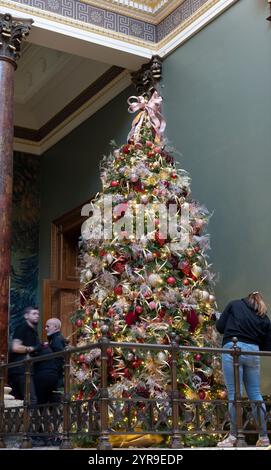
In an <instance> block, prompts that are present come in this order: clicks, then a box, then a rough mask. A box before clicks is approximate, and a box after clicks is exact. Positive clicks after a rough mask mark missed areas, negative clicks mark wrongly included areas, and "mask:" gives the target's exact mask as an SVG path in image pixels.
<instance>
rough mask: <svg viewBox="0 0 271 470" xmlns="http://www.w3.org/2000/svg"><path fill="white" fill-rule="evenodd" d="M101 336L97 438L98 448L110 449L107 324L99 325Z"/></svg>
mask: <svg viewBox="0 0 271 470" xmlns="http://www.w3.org/2000/svg"><path fill="white" fill-rule="evenodd" d="M101 332H102V338H101V340H100V348H101V389H100V422H101V429H100V435H99V438H98V446H97V449H99V450H110V449H112V446H111V444H110V442H109V430H108V424H109V423H108V405H109V403H108V398H109V395H108V386H107V348H108V343H109V340H108V337H107V332H108V326H106V325H103V326H102V327H101Z"/></svg>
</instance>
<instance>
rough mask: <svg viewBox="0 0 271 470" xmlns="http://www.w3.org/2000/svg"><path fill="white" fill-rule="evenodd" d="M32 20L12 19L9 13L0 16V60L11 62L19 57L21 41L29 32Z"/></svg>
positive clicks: (14, 62) (14, 61)
mask: <svg viewBox="0 0 271 470" xmlns="http://www.w3.org/2000/svg"><path fill="white" fill-rule="evenodd" d="M32 23H33V20H32V19H25V18H13V17H12V16H11V15H10V14H9V13H5V14H0V60H7V61H9V62H12V63H13V64H14V66H15V67H16V61H17V60H18V59H19V57H20V51H21V43H22V40H23V39H25V38H26V36H28V34H29V32H30V28H31V25H32Z"/></svg>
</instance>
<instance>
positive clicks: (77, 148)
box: [39, 88, 134, 289]
mask: <svg viewBox="0 0 271 470" xmlns="http://www.w3.org/2000/svg"><path fill="white" fill-rule="evenodd" d="M132 92H133V93H134V91H133V90H131V89H129V88H128V89H126V90H125V91H124V92H122V93H121V94H120V95H118V96H117V97H116V98H114V99H113V100H112V101H110V103H108V104H107V105H106V106H104V107H103V108H102V109H101V110H99V111H98V112H97V113H96V114H95V115H94V116H92V117H91V118H89V119H88V120H87V121H85V122H84V123H83V124H81V125H80V126H79V127H78V128H76V129H75V130H74V131H73V132H71V133H70V134H69V135H68V136H66V137H65V138H63V139H62V140H61V141H60V142H58V143H57V144H56V145H55V146H54V147H52V148H50V149H49V150H48V151H47V152H46V153H44V154H43V156H42V162H41V220H40V274H39V275H40V284H41V282H42V280H43V279H45V278H49V277H50V250H51V245H50V237H51V222H52V221H53V220H54V219H56V218H57V217H59V216H61V215H63V214H65V213H66V212H68V211H70V210H72V209H74V208H75V207H77V206H79V205H80V204H82V203H84V202H85V201H87V200H88V199H90V198H91V196H93V195H94V194H95V193H96V192H97V191H99V190H100V189H101V186H100V176H99V162H100V160H101V158H102V157H103V155H107V154H108V153H109V152H110V150H111V146H110V141H111V140H112V139H114V140H115V141H116V142H117V143H118V144H122V143H124V142H126V138H127V134H128V132H129V123H130V116H128V113H127V98H128V97H129V96H130V95H131V93H132ZM40 289H41V285H40Z"/></svg>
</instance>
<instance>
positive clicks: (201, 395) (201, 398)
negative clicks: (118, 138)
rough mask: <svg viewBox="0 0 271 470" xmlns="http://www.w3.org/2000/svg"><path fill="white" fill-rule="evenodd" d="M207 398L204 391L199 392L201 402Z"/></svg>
mask: <svg viewBox="0 0 271 470" xmlns="http://www.w3.org/2000/svg"><path fill="white" fill-rule="evenodd" d="M205 397H206V393H205V391H204V390H200V391H199V399H200V400H204V398H205Z"/></svg>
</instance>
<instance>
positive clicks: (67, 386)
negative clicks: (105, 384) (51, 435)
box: [60, 346, 73, 449]
mask: <svg viewBox="0 0 271 470" xmlns="http://www.w3.org/2000/svg"><path fill="white" fill-rule="evenodd" d="M69 349H70V348H69V346H67V347H66V348H65V353H64V397H63V439H62V442H61V444H60V449H72V447H73V446H72V443H71V437H70V431H71V415H70V403H71V397H70V394H71V378H70V373H71V353H70V351H69Z"/></svg>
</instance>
